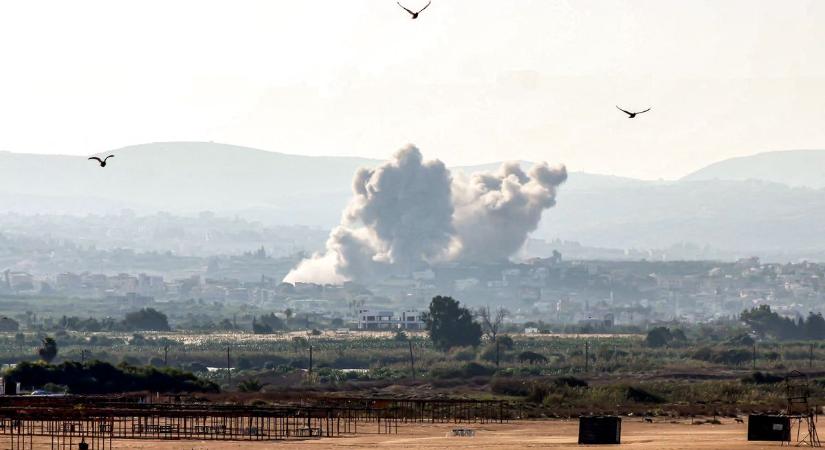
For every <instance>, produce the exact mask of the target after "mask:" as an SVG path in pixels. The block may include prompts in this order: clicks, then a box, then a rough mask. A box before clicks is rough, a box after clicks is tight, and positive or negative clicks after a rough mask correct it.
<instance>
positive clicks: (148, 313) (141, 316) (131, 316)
mask: <svg viewBox="0 0 825 450" xmlns="http://www.w3.org/2000/svg"><path fill="white" fill-rule="evenodd" d="M123 328H125V329H127V330H130V331H135V330H140V331H169V330H171V328H170V327H169V320H168V319H167V318H166V314H163V313H162V312H160V311H158V310H156V309H154V308H144V309H141V310H139V311H133V312H130V313H128V314H126V317H124V319H123Z"/></svg>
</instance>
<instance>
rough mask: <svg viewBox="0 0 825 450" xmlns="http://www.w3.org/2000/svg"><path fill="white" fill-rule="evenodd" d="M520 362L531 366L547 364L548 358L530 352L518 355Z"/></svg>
mask: <svg viewBox="0 0 825 450" xmlns="http://www.w3.org/2000/svg"><path fill="white" fill-rule="evenodd" d="M518 361H519V362H520V363H522V364H523V363H525V362H527V363H530V364H547V357H546V356H544V355H542V354H540V353H536V352H531V351H529V350H528V351H523V352H521V353H519V354H518Z"/></svg>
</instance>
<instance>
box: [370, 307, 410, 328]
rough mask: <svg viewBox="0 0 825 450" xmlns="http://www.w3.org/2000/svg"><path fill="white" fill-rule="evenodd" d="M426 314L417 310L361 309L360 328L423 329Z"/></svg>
mask: <svg viewBox="0 0 825 450" xmlns="http://www.w3.org/2000/svg"><path fill="white" fill-rule="evenodd" d="M424 326H425V324H424V315H423V313H421V312H418V311H416V310H409V311H401V313H399V314H397V313H396V312H395V311H389V310H374V309H361V310H359V311H358V329H359V330H423V329H424Z"/></svg>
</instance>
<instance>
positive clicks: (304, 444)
mask: <svg viewBox="0 0 825 450" xmlns="http://www.w3.org/2000/svg"><path fill="white" fill-rule="evenodd" d="M373 426H374V425H373ZM462 426H466V427H467V428H472V429H474V430H475V432H476V436H475V437H453V436H449V434H451V433H450V432H451V430H452V429H453V428H454V427H462ZM358 428H359V433H360V434H359V435H358V436H355V437H339V438H322V439H314V440H304V441H286V442H220V441H114V442H113V449H115V450H117V449H163V450H172V449H174V450H183V449H186V450H228V449H233V450H234V449H264V448H278V447H281V448H289V449H293V448H294V449H306V450H313V449H343V448H348V449H360V448H371V447H377V448H387V449H443V448H464V449H474V450H480V449H518V448H542V449H556V448H558V449H561V448H576V447H579V446H578V444H577V436H578V434H577V433H578V421H576V420H536V421H517V422H510V423H507V424H485V425H479V424H471V425H456V426H453V425H446V424H437V425H429V424H427V425H422V424H416V425H406V426H399V428H398V434H390V435H387V434H380V435H379V434H373V433H375V430H370V429H369V426H368V425H366V424H365V425H364V426H363V427H362V426H361V425H359V427H358ZM746 433H747V426H746V425H745V424H737V423H735V422H734V421H733V419H725V420H723V422H722V425H708V424H703V425H691V423H690V420H686V421H685V420H681V421H677V423H671V422H670V421H665V420H664V419H662V420H661V421H657V422H655V423H653V424H650V423H643V422H642V420H641V419H638V418H632V419H628V418H626V419H624V420H623V422H622V444H621V445H619V446H607V447H606V448H627V449H662V450H676V449H734V450H735V449H773V448H778V447H780V445H779V443H778V442H777V443H772V442H761V443H759V442H748V441H747V440H746ZM3 444H6V443H5V442H4V443H3ZM0 448H8V447H7V445H0ZM35 448H38V446H37V445H36V446H35ZM45 448H48V444H46V447H45Z"/></svg>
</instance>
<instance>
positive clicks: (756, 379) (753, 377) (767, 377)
mask: <svg viewBox="0 0 825 450" xmlns="http://www.w3.org/2000/svg"><path fill="white" fill-rule="evenodd" d="M783 381H785V377H782V376H779V375H773V374H771V373H768V372H754V373H752V374H750V375H748V376H745V377H742V382H743V383H748V384H775V383H781V382H783Z"/></svg>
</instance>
